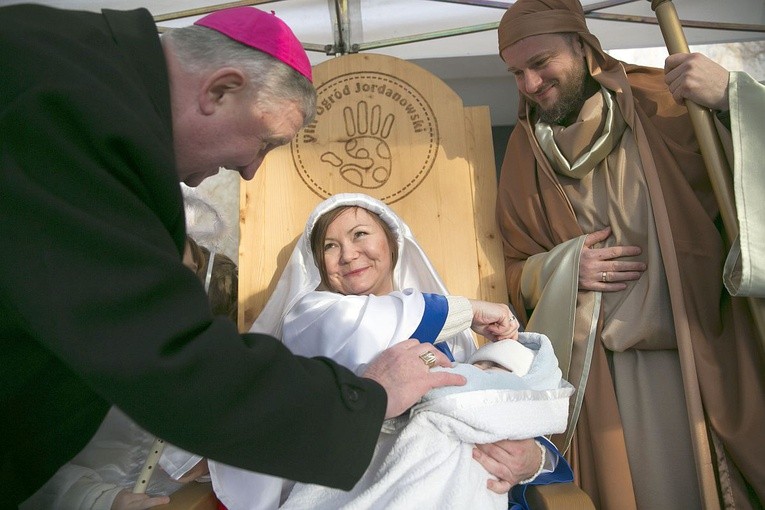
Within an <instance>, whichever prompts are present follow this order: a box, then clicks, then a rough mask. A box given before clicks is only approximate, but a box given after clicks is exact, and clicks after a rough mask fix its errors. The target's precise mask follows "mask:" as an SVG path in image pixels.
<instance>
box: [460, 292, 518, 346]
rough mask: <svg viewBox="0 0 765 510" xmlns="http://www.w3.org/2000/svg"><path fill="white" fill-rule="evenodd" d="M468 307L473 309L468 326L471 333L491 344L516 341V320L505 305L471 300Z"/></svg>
mask: <svg viewBox="0 0 765 510" xmlns="http://www.w3.org/2000/svg"><path fill="white" fill-rule="evenodd" d="M470 306H472V307H473V323H472V324H471V325H470V328H471V329H472V330H473V331H475V332H476V333H478V334H479V335H481V336H484V337H486V338H488V339H489V340H491V341H492V342H496V341H497V340H505V339H508V338H511V339H513V340H517V339H518V328H519V327H520V325H519V324H518V319H516V318H515V315H513V313H512V312H511V311H510V308H509V307H508V306H507V305H506V304H504V303H490V302H488V301H478V300H475V299H471V300H470Z"/></svg>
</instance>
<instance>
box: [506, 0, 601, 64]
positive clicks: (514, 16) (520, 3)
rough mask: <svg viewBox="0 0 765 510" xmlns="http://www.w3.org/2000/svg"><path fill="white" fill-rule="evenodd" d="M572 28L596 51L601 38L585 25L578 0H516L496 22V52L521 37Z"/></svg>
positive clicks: (599, 51) (558, 32) (598, 48)
mask: <svg viewBox="0 0 765 510" xmlns="http://www.w3.org/2000/svg"><path fill="white" fill-rule="evenodd" d="M565 32H574V33H576V34H579V36H580V37H581V38H582V41H583V42H585V43H586V44H588V45H589V46H592V48H593V49H595V50H596V51H597V52H598V53H602V52H603V50H602V49H601V47H600V41H598V38H597V37H595V36H594V35H592V34H591V33H590V31H589V30H588V29H587V22H586V21H585V19H584V10H583V9H582V4H580V3H579V1H578V0H516V2H515V3H514V4H513V5H511V6H510V8H509V9H507V11H506V12H505V15H504V16H502V20H501V21H500V22H499V29H498V35H499V52H500V54H501V53H502V50H504V49H505V48H507V47H508V46H510V45H511V44H515V43H517V42H518V41H520V40H521V39H524V38H526V37H529V36H532V35H540V34H561V33H565Z"/></svg>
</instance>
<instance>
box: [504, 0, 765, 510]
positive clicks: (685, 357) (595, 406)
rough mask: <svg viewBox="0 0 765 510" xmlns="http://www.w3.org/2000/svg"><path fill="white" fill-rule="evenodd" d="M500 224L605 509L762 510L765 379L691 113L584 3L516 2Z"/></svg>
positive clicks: (595, 494) (516, 284)
mask: <svg viewBox="0 0 765 510" xmlns="http://www.w3.org/2000/svg"><path fill="white" fill-rule="evenodd" d="M499 51H500V55H501V57H502V59H503V60H504V61H505V62H506V63H507V65H508V69H509V70H510V72H512V73H513V74H514V75H515V78H516V82H517V85H518V89H519V92H520V96H521V101H520V107H519V119H518V125H517V126H516V128H515V130H514V131H513V133H512V135H511V137H510V140H509V143H508V147H507V153H506V155H505V161H504V164H503V167H502V175H501V179H500V186H499V196H498V203H497V216H498V221H499V224H500V229H501V233H502V237H503V241H504V253H505V265H506V275H507V283H508V289H509V293H510V300H511V302H512V304H513V306H514V307H515V308H516V310H517V311H518V314H519V315H520V316H521V317H523V318H524V319H527V320H528V329H530V330H535V331H541V332H544V333H546V334H547V335H548V336H550V338H551V340H552V341H553V343H554V345H555V346H556V353H557V355H558V357H559V360H560V362H561V367H562V369H563V370H564V374H565V375H566V377H567V378H568V379H569V380H570V381H571V382H572V383H573V384H574V386H575V387H576V388H577V394H576V395H575V398H573V399H572V406H571V417H570V424H569V431H568V432H567V433H566V434H565V435H563V436H561V437H558V438H556V439H557V444H558V446H559V447H560V448H561V449H562V450H563V449H567V457H568V458H569V460H570V461H571V463H572V467H573V468H574V471H575V475H576V480H577V482H578V483H579V484H580V485H581V486H582V488H583V489H584V490H585V491H586V492H587V493H588V494H589V495H590V497H591V498H592V500H593V502H594V503H595V506H596V507H598V508H604V509H618V510H623V509H630V508H650V509H660V508H667V509H675V508H719V507H721V506H724V507H734V506H735V507H736V508H761V506H762V504H763V501H765V461H764V460H763V459H765V434H763V433H762V430H761V428H762V427H763V425H764V424H765V376H764V374H765V371H763V357H762V353H761V352H760V351H759V349H758V347H757V341H756V338H755V336H754V332H753V327H752V324H751V316H750V313H749V311H748V308H747V304H746V302H745V301H743V300H741V299H738V298H731V297H730V296H729V295H728V294H727V293H726V292H725V290H724V289H723V284H722V268H723V262H724V259H725V254H726V247H725V245H724V241H723V239H725V236H724V233H723V232H721V230H722V226H721V225H720V221H719V218H718V216H719V214H718V208H717V205H716V202H715V200H714V196H713V194H712V190H711V187H710V183H709V180H708V178H707V175H706V171H705V168H704V165H703V161H702V158H701V155H700V153H699V146H698V142H697V140H696V138H695V136H694V134H693V131H692V127H691V125H690V121H689V118H688V114H687V110H686V109H685V107H683V106H679V105H678V104H677V103H676V102H675V101H674V100H673V97H672V94H671V93H670V92H669V90H668V89H667V86H666V85H665V83H664V76H663V73H662V71H661V70H659V69H650V68H645V67H639V66H635V65H630V64H624V63H622V62H618V61H616V60H614V59H613V58H611V57H609V56H608V55H607V54H605V53H604V52H603V50H602V49H601V46H600V43H599V41H598V40H597V38H595V37H594V36H593V35H592V34H591V33H590V32H589V30H588V29H587V26H586V23H585V18H584V13H583V10H582V7H581V5H580V4H579V2H577V1H576V0H517V1H516V2H515V3H514V4H513V6H511V7H510V8H509V9H508V11H507V12H506V13H505V15H504V16H503V18H502V21H501V23H500V26H499Z"/></svg>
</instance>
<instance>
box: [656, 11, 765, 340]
mask: <svg viewBox="0 0 765 510" xmlns="http://www.w3.org/2000/svg"><path fill="white" fill-rule="evenodd" d="M651 8H652V9H653V10H654V12H655V13H656V19H657V20H658V21H659V27H660V28H661V33H662V35H663V36H664V42H665V43H666V45H667V50H669V53H670V55H673V54H675V53H690V50H689V48H688V42H687V41H686V39H685V34H684V33H683V27H682V25H680V19H679V18H678V16H677V11H676V10H675V6H674V4H672V2H671V0H651ZM685 106H686V107H687V108H688V113H689V115H690V117H691V124H693V130H694V131H695V132H696V137H697V138H698V139H699V144H700V145H701V155H702V157H703V159H704V164H705V165H706V167H707V172H708V173H709V180H710V181H711V183H712V190H713V191H714V194H715V198H716V199H717V204H718V206H719V207H720V216H721V217H722V220H723V225H724V226H725V232H726V233H727V235H728V246H732V245H733V242H734V240H735V239H736V238H737V237H738V220H737V216H736V202H735V199H734V195H733V173H732V172H731V170H730V167H729V166H728V160H727V159H726V158H725V153H724V151H723V147H722V143H721V142H720V138H719V137H718V136H717V131H716V129H715V125H714V119H713V118H712V112H711V111H710V110H709V109H707V108H704V107H702V106H699V105H697V104H696V103H694V102H692V101H688V100H686V101H685ZM747 302H748V303H749V308H750V309H751V311H752V317H753V318H754V324H755V328H756V333H757V336H758V337H759V338H758V340H759V345H760V348H761V349H762V351H763V352H765V300H763V299H755V298H752V297H748V298H747Z"/></svg>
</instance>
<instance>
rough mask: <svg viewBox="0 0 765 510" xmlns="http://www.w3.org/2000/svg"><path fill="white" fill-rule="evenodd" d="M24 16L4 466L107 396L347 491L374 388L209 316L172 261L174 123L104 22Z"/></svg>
mask: <svg viewBox="0 0 765 510" xmlns="http://www.w3.org/2000/svg"><path fill="white" fill-rule="evenodd" d="M6 9H7V10H6ZM29 9H31V8H30V7H24V8H16V9H14V8H3V9H0V68H2V69H3V74H4V78H3V79H2V80H0V96H2V97H0V239H2V240H3V244H2V249H1V250H0V335H2V336H1V337H0V338H2V341H3V342H4V345H3V349H2V350H0V364H2V366H3V369H2V376H0V406H2V407H0V410H1V411H2V413H3V418H2V421H3V422H4V424H3V425H2V429H0V436H1V437H2V439H0V441H2V449H3V451H2V472H3V473H4V474H7V475H8V476H12V477H15V479H16V480H20V479H23V478H25V477H26V478H27V479H29V480H32V481H31V482H29V483H28V485H27V487H34V485H35V484H41V483H42V482H44V481H45V477H46V476H50V475H52V471H51V469H55V466H56V465H60V464H63V463H64V462H65V461H67V460H68V459H69V458H70V457H71V456H72V455H73V454H74V453H76V452H77V451H78V450H79V449H80V448H81V447H82V446H84V443H85V441H86V440H87V438H88V437H89V434H92V432H93V431H94V430H95V427H96V426H97V425H98V421H99V420H100V419H101V417H103V414H104V413H105V412H106V409H107V402H108V403H113V404H116V405H117V406H119V407H120V408H121V409H123V410H124V411H125V412H126V413H127V414H128V415H130V416H131V417H133V418H134V419H135V420H136V421H137V422H138V423H139V424H140V425H142V426H143V427H145V428H146V429H148V430H150V431H152V432H153V433H155V434H157V435H159V436H160V437H162V438H163V439H165V440H167V441H169V442H171V443H174V444H177V445H178V446H180V447H182V448H185V449H187V450H190V451H194V452H196V453H199V454H201V455H204V456H207V457H209V458H213V459H216V460H219V461H222V462H226V463H229V464H233V465H238V466H241V467H244V468H248V469H251V470H256V471H260V472H264V473H269V474H273V475H277V476H282V477H286V478H290V479H294V480H299V481H304V482H313V483H320V484H324V485H330V486H335V487H340V488H344V489H350V488H351V487H352V486H353V484H354V483H355V481H356V480H357V479H358V478H359V477H360V476H361V475H362V474H363V471H364V469H365V468H366V466H367V464H368V462H369V460H370V459H371V455H372V452H373V449H374V445H375V442H376V438H377V435H378V433H379V430H380V426H381V423H382V420H383V415H384V412H385V407H386V395H385V392H384V390H383V389H382V387H381V386H379V385H378V384H376V383H374V382H373V381H370V380H367V379H361V378H358V377H356V376H355V375H353V374H352V373H351V372H350V371H348V370H346V369H344V368H342V367H340V366H338V365H336V364H335V363H333V362H331V361H329V360H323V359H306V358H301V357H297V356H294V355H292V354H291V353H290V352H289V351H288V350H287V349H286V348H285V347H284V346H283V345H282V344H281V343H280V342H278V341H277V340H275V339H273V338H270V337H266V336H258V335H243V336H242V335H239V334H238V333H237V331H236V328H235V325H234V324H233V323H232V322H230V321H228V320H227V319H224V318H213V316H212V314H211V312H210V310H209V304H208V301H207V297H206V295H205V293H204V289H203V288H202V285H201V283H200V282H199V281H198V279H197V278H196V276H195V275H194V274H193V273H192V272H191V271H189V270H188V269H187V268H185V267H184V266H183V265H182V263H181V258H180V251H181V248H182V243H183V237H184V226H183V224H184V218H183V206H182V197H181V193H180V187H179V185H178V181H177V177H176V176H175V172H174V170H173V169H174V160H173V154H172V138H171V133H170V130H169V129H168V126H167V125H166V123H165V122H164V120H163V119H162V116H161V115H158V113H157V108H156V105H155V104H153V102H152V101H151V100H150V99H149V98H148V97H149V94H147V92H146V90H145V84H144V83H142V81H141V79H140V78H137V77H135V76H134V74H135V71H134V69H135V67H131V66H128V65H126V62H125V60H124V59H125V57H124V55H123V54H122V53H121V52H120V51H119V50H118V49H113V50H112V49H111V47H112V46H113V41H112V40H111V39H110V38H109V37H108V33H107V29H106V28H105V24H104V23H103V21H102V20H101V21H100V22H96V21H93V20H95V19H96V18H95V17H98V18H100V15H96V14H87V15H86V14H84V13H81V14H80V15H77V16H72V17H71V18H65V17H64V14H63V12H64V11H58V12H57V11H54V10H46V9H44V8H36V10H35V11H34V12H29ZM49 11H53V13H51V12H49ZM144 12H145V11H144ZM145 17H146V16H145ZM149 19H150V18H149ZM30 20H32V21H30ZM46 20H48V21H50V25H45V23H46ZM84 20H86V21H87V23H86V21H84ZM91 25H92V26H91ZM152 29H153V25H152V27H150V29H149V30H152ZM69 32H77V33H78V36H79V35H81V37H80V38H79V39H77V40H75V41H72V37H71V36H70V34H69ZM105 34H106V35H105ZM157 47H158V43H157ZM160 55H161V52H160ZM139 67H140V66H139ZM6 77H9V78H8V79H6ZM10 417H13V418H12V419H9V418H10ZM43 465H44V466H43ZM27 468H28V469H27ZM27 471H34V472H27ZM6 480H8V479H7V478H6ZM4 485H6V489H7V486H8V483H5V484H4ZM22 492H23V489H22Z"/></svg>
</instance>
